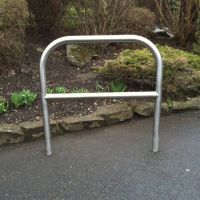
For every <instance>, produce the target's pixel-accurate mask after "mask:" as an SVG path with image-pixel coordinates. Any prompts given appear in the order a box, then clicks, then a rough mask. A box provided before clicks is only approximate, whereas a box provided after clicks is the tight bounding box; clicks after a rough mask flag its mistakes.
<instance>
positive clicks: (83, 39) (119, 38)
mask: <svg viewBox="0 0 200 200" xmlns="http://www.w3.org/2000/svg"><path fill="white" fill-rule="evenodd" d="M113 42H137V43H140V44H143V45H144V46H146V47H147V48H148V49H149V50H150V51H151V52H152V54H153V56H154V58H155V61H156V65H157V73H156V89H155V91H149V92H122V93H110V92H105V93H76V94H74V93H71V94H70V93H69V94H47V81H46V63H47V59H48V57H49V56H50V54H51V53H52V51H53V50H54V49H56V48H57V47H59V46H61V45H63V44H80V43H113ZM162 79H163V62H162V58H161V55H160V52H159V51H158V49H157V47H156V46H155V45H154V44H153V43H152V42H151V41H150V40H148V39H146V38H144V37H141V36H137V35H101V36H97V35H94V36H92V35H91V36H66V37H62V38H59V39H57V40H55V41H53V42H52V43H50V44H49V45H48V46H47V48H46V49H45V50H44V52H43V54H42V56H41V60H40V83H41V99H42V109H43V123H44V132H45V140H46V152H47V155H51V154H52V147H51V133H50V119H49V111H48V102H47V101H48V100H49V99H91V98H136V97H152V98H155V99H156V101H155V113H154V127H153V145H152V146H153V147H152V151H153V152H158V150H159V129H160V115H161V101H162Z"/></svg>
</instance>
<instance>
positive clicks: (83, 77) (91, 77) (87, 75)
mask: <svg viewBox="0 0 200 200" xmlns="http://www.w3.org/2000/svg"><path fill="white" fill-rule="evenodd" d="M97 76H98V74H97V73H94V72H88V73H82V74H78V75H77V76H76V78H77V79H79V80H80V81H89V80H94V79H96V78H97Z"/></svg>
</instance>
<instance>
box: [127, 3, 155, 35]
mask: <svg viewBox="0 0 200 200" xmlns="http://www.w3.org/2000/svg"><path fill="white" fill-rule="evenodd" d="M155 25H156V16H155V14H154V13H153V12H152V11H150V10H149V9H146V8H140V7H134V6H133V7H131V8H129V11H128V15H127V21H126V27H127V31H128V32H129V33H132V34H133V33H136V34H140V35H147V34H148V33H149V32H150V31H152V30H153V28H154V27H155Z"/></svg>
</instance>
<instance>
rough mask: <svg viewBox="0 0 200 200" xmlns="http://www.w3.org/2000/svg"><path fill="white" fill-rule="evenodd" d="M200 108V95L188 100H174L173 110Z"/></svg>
mask: <svg viewBox="0 0 200 200" xmlns="http://www.w3.org/2000/svg"><path fill="white" fill-rule="evenodd" d="M198 109H200V97H196V98H191V99H189V100H187V101H179V102H178V101H172V110H173V111H180V110H198Z"/></svg>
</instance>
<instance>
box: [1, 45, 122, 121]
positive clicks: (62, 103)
mask: <svg viewBox="0 0 200 200" xmlns="http://www.w3.org/2000/svg"><path fill="white" fill-rule="evenodd" d="M110 48H111V49H112V50H113V48H114V47H110ZM110 48H109V49H110ZM30 52H31V51H30ZM30 52H29V53H30ZM116 56H117V54H116V53H115V54H114V53H112V55H110V53H109V51H106V52H104V53H103V54H102V56H99V57H98V58H96V59H94V60H93V63H92V66H95V65H99V64H102V63H103V62H104V60H105V59H108V58H114V57H116ZM30 57H32V58H33V57H35V55H30ZM32 58H31V59H29V60H31V61H32V62H31V63H29V64H27V63H26V64H27V66H25V68H30V67H31V71H30V72H28V73H20V74H17V75H15V76H7V77H0V96H3V97H5V98H6V99H7V100H8V101H10V96H11V94H12V93H13V92H17V91H21V90H23V89H29V90H31V91H35V92H37V94H38V98H37V100H36V102H35V103H34V105H33V106H32V107H29V108H27V107H24V108H19V109H15V108H14V107H13V105H12V104H11V103H10V102H9V105H10V107H9V111H8V112H7V113H4V114H1V115H0V123H1V124H4V123H20V122H23V121H28V120H36V119H39V118H40V117H42V109H41V98H40V80H39V62H33V60H37V59H36V58H33V59H32ZM28 65H29V66H28ZM92 66H86V67H83V68H78V67H75V66H72V65H70V64H69V63H68V62H67V59H66V53H65V50H63V49H59V50H57V51H55V52H54V53H53V54H52V55H51V56H50V58H49V61H48V63H47V69H46V71H47V87H50V88H55V87H56V86H64V87H66V88H67V89H69V90H72V89H73V88H76V87H77V88H87V89H88V90H89V92H95V91H96V84H97V82H98V83H99V84H100V85H101V86H103V87H104V88H106V87H107V85H108V84H109V82H108V81H107V80H105V79H104V78H103V77H101V76H100V75H97V77H94V78H93V79H88V80H87V79H86V80H81V79H80V78H79V76H80V75H84V74H87V73H91V71H92V70H91V67H92ZM112 101H113V100H110V99H104V100H102V99H100V100H81V101H79V100H75V101H74V100H73V101H72V100H58V101H56V100H54V101H52V102H50V103H49V111H50V115H51V117H52V118H53V119H58V118H61V117H64V116H77V115H87V114H89V113H91V112H94V111H95V110H96V109H97V107H98V106H100V105H103V104H110V103H111V102H112ZM114 101H118V100H114ZM119 101H120V100H119Z"/></svg>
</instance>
